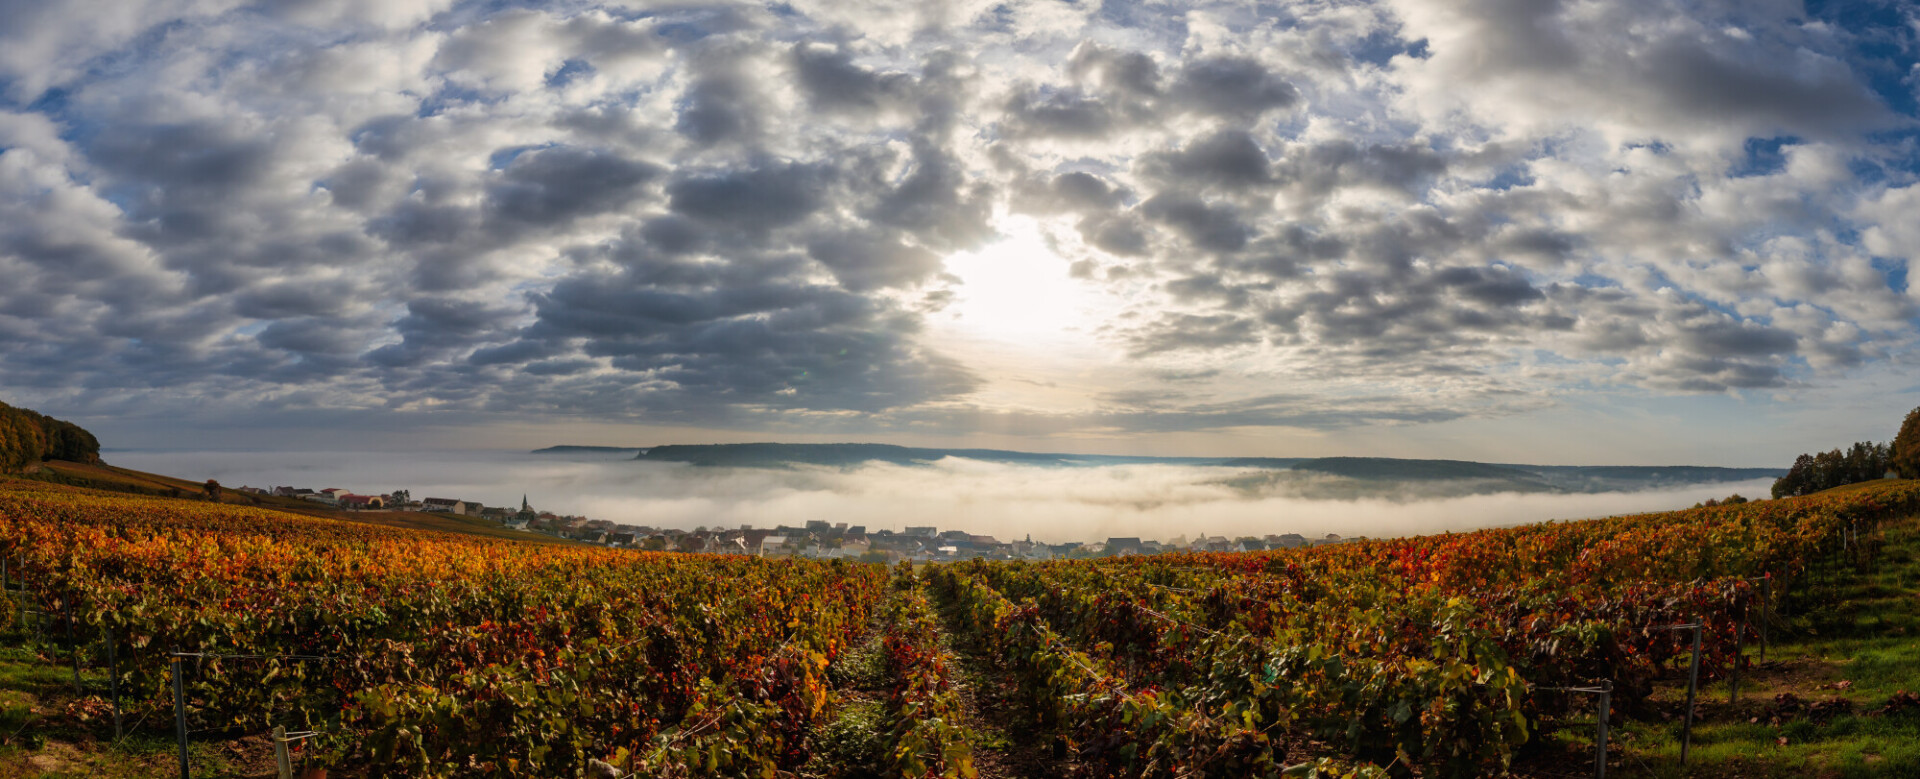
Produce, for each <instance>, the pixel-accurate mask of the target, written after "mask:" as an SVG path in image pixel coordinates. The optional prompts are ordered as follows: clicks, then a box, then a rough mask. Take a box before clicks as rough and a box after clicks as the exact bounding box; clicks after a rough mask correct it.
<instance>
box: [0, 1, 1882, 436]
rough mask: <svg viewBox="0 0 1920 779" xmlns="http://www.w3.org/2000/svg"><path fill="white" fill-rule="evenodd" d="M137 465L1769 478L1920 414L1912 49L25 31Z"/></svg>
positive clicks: (282, 9)
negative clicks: (1140, 460)
mask: <svg viewBox="0 0 1920 779" xmlns="http://www.w3.org/2000/svg"><path fill="white" fill-rule="evenodd" d="M0 17H4V18H6V19H7V20H8V23H7V24H6V25H4V27H0V280H4V283H0V400H5V401H6V402H9V403H12V404H15V405H22V406H27V407H30V408H36V409H39V410H42V411H45V412H48V413H52V414H55V415H57V416H62V417H64V418H70V419H73V420H75V421H79V422H81V423H82V424H85V425H87V426H88V427H90V428H91V429H94V430H95V431H96V432H98V433H100V434H101V436H102V438H103V440H104V441H105V442H106V443H107V445H108V446H109V447H134V448H142V447H144V448H169V447H171V448H176V449H194V450H206V449H226V450H234V449H252V450H273V449H285V450H290V449H309V450H318V449H329V450H347V449H365V450H402V449H431V448H447V449H458V448H477V449H511V448H532V447H537V446H545V445H550V444H558V443H573V444H612V445H635V446H641V445H650V444H659V443H698V442H714V441H754V440H781V441H855V440H858V441H885V442H893V443H904V444H918V445H933V446H942V445H966V446H999V447H1005V448H1016V449H1028V450H1046V451H1075V452H1107V453H1135V454H1168V455H1172V454H1193V455H1225V454H1230V455H1274V456H1317V455H1378V456H1402V457H1448V458H1458V459H1478V460H1493V461H1505V462H1534V463H1549V464H1571V463H1593V464H1598V463H1615V464H1673V463H1697V464H1712V465H1763V466H1764V465H1785V464H1786V463H1787V462H1790V461H1791V458H1792V457H1793V455H1794V454H1796V453H1798V452H1801V451H1807V450H1812V449H1816V448H1820V449H1824V448H1830V447H1832V446H1836V445H1844V444H1846V443H1850V442H1852V441H1856V440H1865V439H1873V440H1886V439H1888V438H1890V437H1891V436H1892V433H1893V431H1894V429H1895V428H1896V427H1897V424H1898V422H1899V419H1900V417H1901V416H1902V415H1903V414H1904V413H1905V411H1906V410H1907V409H1909V408H1912V407H1913V406H1915V405H1920V365H1916V362H1917V360H1916V356H1917V355H1916V351H1915V345H1916V336H1917V335H1920V332H1917V331H1916V327H1915V322H1916V313H1920V311H1917V310H1916V292H1915V290H1914V289H1913V288H1912V286H1911V285H1910V284H1909V278H1908V271H1909V267H1910V264H1911V263H1912V262H1914V261H1915V260H1916V259H1917V258H1920V218H1916V216H1920V175H1917V174H1920V108H1917V107H1916V105H1917V102H1920V65H1917V63H1920V10H1916V9H1915V7H1914V6H1913V5H1911V4H1910V3H1904V2H1875V0H1855V1H1854V2H1845V3H1808V4H1801V3H1795V2H1777V1H1774V0H1739V1H1735V0H1728V1H1726V2H1714V1H1712V0H1706V1H1702V2H1672V1H1671V0H1660V1H1659V2H1651V1H1643V0H1607V1H1606V2H1592V1H1589V2H1574V1H1571V0H1568V1H1557V0H1418V1H1416V0H1387V1H1386V2H1376V3H1368V2H1334V1H1322V2H1295V3H1269V2H1260V1H1259V0H1252V1H1248V0H1235V1H1234V2H1220V3H1214V2H1192V3H1178V2H1147V1H1145V0H1110V1H1107V2H1101V1H1099V0H1081V1H1080V2H1061V1H1059V0H1011V1H1009V2H969V1H966V0H955V1H954V2H917V3H916V2H898V1H897V0H872V1H871V2H863V1H861V0H795V1H793V2H784V3H777V4H771V5H766V4H751V3H718V2H716V3H651V2H642V3H617V2H616V3H590V2H546V3H516V2H503V1H499V0H495V1H492V2H455V1H453V0H276V1H272V2H240V1H238V0H164V1H156V2H144V3H142V2H132V1H130V0H112V2H106V1H104V0H73V1H71V2H57V3H56V2H41V1H38V0H24V1H23V0H0Z"/></svg>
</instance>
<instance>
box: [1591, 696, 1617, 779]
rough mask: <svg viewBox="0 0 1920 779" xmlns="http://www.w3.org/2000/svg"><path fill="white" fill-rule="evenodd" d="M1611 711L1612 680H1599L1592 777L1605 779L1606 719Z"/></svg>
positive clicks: (1594, 725) (1594, 724) (1594, 726)
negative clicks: (1598, 712)
mask: <svg viewBox="0 0 1920 779" xmlns="http://www.w3.org/2000/svg"><path fill="white" fill-rule="evenodd" d="M1612 709H1613V680H1612V679H1602V680H1600V706H1599V710H1600V716H1599V717H1598V718H1597V719H1595V720H1594V723H1593V732H1594V738H1593V776H1594V779H1607V717H1608V715H1609V714H1610V713H1611V712H1612Z"/></svg>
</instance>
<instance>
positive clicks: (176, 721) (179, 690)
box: [171, 655, 193, 779]
mask: <svg viewBox="0 0 1920 779" xmlns="http://www.w3.org/2000/svg"><path fill="white" fill-rule="evenodd" d="M171 665H172V666H173V726H174V731H175V732H176V733H177V734H178V735H179V738H180V779H193V774H192V772H191V771H190V770H189V769H188V768H187V688H186V684H185V682H184V681H182V680H181V678H180V671H181V668H180V658H179V656H177V655H176V656H175V657H174V658H173V662H172V663H171Z"/></svg>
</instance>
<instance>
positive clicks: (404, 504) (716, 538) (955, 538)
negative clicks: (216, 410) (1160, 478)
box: [238, 487, 1353, 563]
mask: <svg viewBox="0 0 1920 779" xmlns="http://www.w3.org/2000/svg"><path fill="white" fill-rule="evenodd" d="M238 491H240V492H243V493H251V494H259V495H274V496H278V497H284V498H296V499H300V500H310V501H313V502H315V503H319V504H322V505H326V506H332V507H335V508H338V509H342V510H345V511H421V512H435V513H445V514H455V515H459V516H468V517H476V518H479V519H485V520H492V521H494V522H498V523H500V524H501V525H502V526H504V527H507V528H510V529H513V530H522V531H526V532H529V533H542V534H545V535H549V536H554V537H557V538H565V539H569V540H573V541H578V542H581V543H587V544H596V545H601V546H608V547H616V548H631V549H644V550H653V551H672V552H683V553H688V554H737V555H750V556H756V557H806V558H814V559H829V560H831V559H843V560H850V561H855V562H867V563H893V562H898V561H901V560H912V561H942V560H972V559H983V560H1055V559H1084V558H1092V557H1117V556H1124V555H1150V554H1163V553H1175V552H1253V551H1260V550H1265V549H1287V548H1293V547H1302V546H1321V545H1326V544H1337V543H1341V542H1342V541H1345V540H1353V539H1342V538H1341V537H1340V536H1338V535H1334V534H1328V535H1326V536H1324V537H1320V538H1307V537H1305V536H1302V535H1299V534H1297V533H1286V534H1279V535H1272V534H1269V535H1266V536H1259V537H1255V536H1241V537H1238V538H1228V537H1226V536H1218V535H1214V536H1209V535H1206V534H1205V533H1200V534H1197V535H1196V536H1195V537H1194V538H1192V539H1191V540H1189V539H1188V538H1187V537H1186V536H1184V535H1182V536H1178V537H1175V538H1172V539H1169V540H1167V541H1165V542H1162V541H1155V540H1151V539H1141V538H1136V537H1119V538H1108V539H1106V540H1104V541H1089V542H1080V541H1069V542H1064V543H1057V544H1049V543H1043V542H1039V541H1034V540H1033V538H1032V536H1031V535H1029V536H1028V537H1026V538H1024V539H1021V540H1017V541H1001V540H999V539H996V538H994V537H993V536H984V535H975V534H972V533H968V532H966V531H964V530H944V531H943V530H941V529H939V528H937V527H932V526H922V527H912V526H909V527H905V528H902V529H901V530H899V531H894V530H892V529H875V530H869V529H868V528H867V527H866V526H864V525H853V526H848V524H847V523H845V522H839V523H829V522H826V521H822V520H813V521H809V522H806V523H805V524H803V525H798V526H794V525H778V526H776V527H773V528H770V529H769V528H755V527H753V526H751V525H740V526H738V527H733V528H717V527H716V528H708V527H696V528H694V529H692V530H684V529H680V528H655V527H650V526H647V525H630V524H621V523H616V522H612V521H609V520H605V519H589V518H587V517H582V516H563V515H559V514H555V513H553V512H551V511H539V510H536V509H535V508H533V504H532V503H531V502H530V501H529V500H528V499H527V497H526V496H524V495H523V496H521V498H520V506H519V507H518V508H509V507H502V506H486V505H483V504H481V503H479V502H477V501H468V500H461V499H458V498H436V497H428V498H421V499H418V500H415V499H413V497H412V495H411V494H410V493H409V492H408V491H407V490H396V491H394V492H391V493H387V494H376V495H367V494H360V493H356V492H353V491H352V490H346V489H341V488H338V487H329V488H327V489H321V490H313V489H306V488H299V487H274V488H272V489H261V488H254V487H240V488H238Z"/></svg>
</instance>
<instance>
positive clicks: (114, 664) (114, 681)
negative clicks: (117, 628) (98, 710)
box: [106, 625, 121, 741]
mask: <svg viewBox="0 0 1920 779" xmlns="http://www.w3.org/2000/svg"><path fill="white" fill-rule="evenodd" d="M106 630H107V694H108V695H111V696H113V740H114V741H119V740H120V735H121V733H120V662H119V658H118V657H116V656H115V652H114V648H113V626H112V625H108V626H107V628H106Z"/></svg>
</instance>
